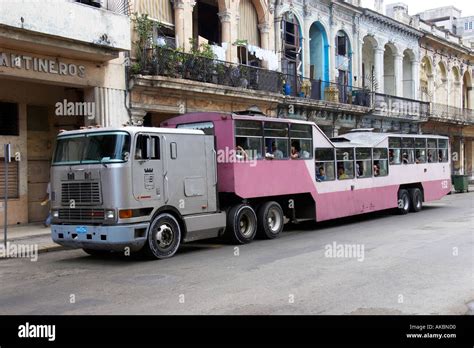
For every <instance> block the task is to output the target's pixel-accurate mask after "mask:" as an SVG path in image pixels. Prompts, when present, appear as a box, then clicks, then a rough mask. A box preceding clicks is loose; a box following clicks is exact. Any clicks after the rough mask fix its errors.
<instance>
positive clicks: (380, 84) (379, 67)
mask: <svg viewBox="0 0 474 348" xmlns="http://www.w3.org/2000/svg"><path fill="white" fill-rule="evenodd" d="M374 51H375V52H374V53H375V57H374V71H375V78H376V81H377V90H376V92H380V93H383V92H384V76H383V75H384V74H383V54H384V52H385V50H384V49H383V48H380V47H377V48H375V49H374Z"/></svg>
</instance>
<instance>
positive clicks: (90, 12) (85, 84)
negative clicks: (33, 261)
mask: <svg viewBox="0 0 474 348" xmlns="http://www.w3.org/2000/svg"><path fill="white" fill-rule="evenodd" d="M122 5H123V4H122V3H121V2H120V1H116V2H113V1H109V2H105V3H104V5H103V6H102V7H96V6H91V5H88V4H83V3H79V2H76V1H66V0H56V1H45V2H36V1H26V0H24V1H23V0H19V1H4V2H2V4H1V11H0V139H1V142H2V145H3V144H7V143H10V144H11V162H10V163H9V165H8V173H9V181H8V197H9V205H8V224H12V225H13V224H18V223H28V222H38V221H43V220H44V219H45V218H46V216H47V215H48V212H47V211H48V206H42V205H41V204H40V203H41V201H42V200H43V199H44V198H45V196H46V189H47V184H48V182H49V168H50V164H51V159H52V151H53V146H54V140H55V137H56V135H57V134H58V132H59V130H60V129H74V128H78V127H80V126H88V125H96V124H101V125H119V124H121V123H123V122H126V121H127V120H128V119H129V115H128V111H127V109H126V107H125V103H124V102H125V97H126V78H125V66H124V53H123V52H127V51H129V50H130V46H131V40H130V21H129V17H128V16H127V15H125V13H126V11H127V8H126V6H122ZM1 151H2V155H1V156H0V157H2V158H1V162H2V165H1V167H2V169H1V170H0V182H1V185H0V186H1V187H0V192H1V195H2V203H1V204H2V206H1V212H0V215H2V216H0V218H1V219H3V212H4V207H3V196H4V191H5V190H4V183H5V167H4V164H3V163H4V153H3V146H2V149H1ZM2 221H3V220H2Z"/></svg>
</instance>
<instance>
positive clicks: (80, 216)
mask: <svg viewBox="0 0 474 348" xmlns="http://www.w3.org/2000/svg"><path fill="white" fill-rule="evenodd" d="M59 219H60V220H68V221H103V220H104V209H89V208H72V209H59Z"/></svg>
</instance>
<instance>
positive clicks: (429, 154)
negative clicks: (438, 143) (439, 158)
mask: <svg viewBox="0 0 474 348" xmlns="http://www.w3.org/2000/svg"><path fill="white" fill-rule="evenodd" d="M428 163H433V154H432V153H431V150H428Z"/></svg>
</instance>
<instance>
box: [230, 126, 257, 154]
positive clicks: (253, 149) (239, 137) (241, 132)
mask: <svg viewBox="0 0 474 348" xmlns="http://www.w3.org/2000/svg"><path fill="white" fill-rule="evenodd" d="M262 137H263V131H262V122H259V121H243V120H236V121H235V149H236V150H237V151H239V150H240V151H242V150H243V151H244V152H245V154H246V157H247V158H246V159H261V158H263V157H262V145H263V141H262V139H263V138H262Z"/></svg>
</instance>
